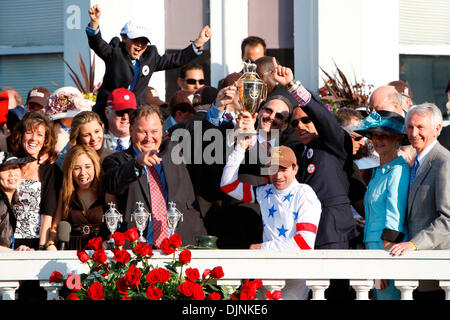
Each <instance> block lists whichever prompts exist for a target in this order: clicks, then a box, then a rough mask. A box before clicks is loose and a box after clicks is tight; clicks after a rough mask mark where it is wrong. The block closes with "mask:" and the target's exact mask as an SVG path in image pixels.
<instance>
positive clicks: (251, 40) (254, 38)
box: [241, 36, 266, 57]
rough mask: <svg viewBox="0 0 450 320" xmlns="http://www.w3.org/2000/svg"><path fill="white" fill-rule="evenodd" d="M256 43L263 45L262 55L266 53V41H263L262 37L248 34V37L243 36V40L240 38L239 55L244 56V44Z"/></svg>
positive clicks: (254, 45)
mask: <svg viewBox="0 0 450 320" xmlns="http://www.w3.org/2000/svg"><path fill="white" fill-rule="evenodd" d="M258 44H260V45H262V46H263V48H264V55H265V54H266V42H265V41H264V39H262V38H260V37H257V36H249V37H247V38H245V39H244V40H242V43H241V56H242V57H243V56H244V53H245V47H246V46H250V47H256V46H257V45H258Z"/></svg>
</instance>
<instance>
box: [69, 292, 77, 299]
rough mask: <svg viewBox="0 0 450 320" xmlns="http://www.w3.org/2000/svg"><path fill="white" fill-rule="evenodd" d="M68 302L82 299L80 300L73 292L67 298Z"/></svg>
mask: <svg viewBox="0 0 450 320" xmlns="http://www.w3.org/2000/svg"><path fill="white" fill-rule="evenodd" d="M66 300H80V298H78V296H77V294H76V293H75V292H72V293H71V294H69V295H68V296H67V298H66Z"/></svg>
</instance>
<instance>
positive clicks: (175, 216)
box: [166, 202, 183, 237]
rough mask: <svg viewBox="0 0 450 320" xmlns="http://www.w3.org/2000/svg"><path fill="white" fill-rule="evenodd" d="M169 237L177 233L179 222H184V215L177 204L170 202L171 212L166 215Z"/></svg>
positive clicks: (168, 211)
mask: <svg viewBox="0 0 450 320" xmlns="http://www.w3.org/2000/svg"><path fill="white" fill-rule="evenodd" d="M166 217H167V226H168V227H169V237H170V236H172V235H173V234H174V233H175V229H176V228H177V224H178V221H180V219H181V221H183V214H182V213H181V212H180V211H179V210H178V209H177V208H176V205H175V202H169V210H167V213H166Z"/></svg>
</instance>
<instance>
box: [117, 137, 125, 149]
mask: <svg viewBox="0 0 450 320" xmlns="http://www.w3.org/2000/svg"><path fill="white" fill-rule="evenodd" d="M122 150H123V144H122V140H120V139H117V147H116V151H122Z"/></svg>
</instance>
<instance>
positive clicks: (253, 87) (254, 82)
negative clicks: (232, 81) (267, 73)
mask: <svg viewBox="0 0 450 320" xmlns="http://www.w3.org/2000/svg"><path fill="white" fill-rule="evenodd" d="M236 87H237V88H238V94H239V102H240V103H241V105H242V107H243V109H244V110H246V111H248V112H250V114H251V115H252V116H253V115H254V114H255V112H256V111H257V110H258V107H259V104H260V103H261V101H263V100H265V99H266V97H267V85H266V84H265V83H264V81H262V80H261V78H260V77H259V75H258V74H257V73H256V64H254V63H247V62H244V73H243V75H242V76H241V77H240V78H239V79H238V80H236ZM240 133H245V134H246V135H252V134H256V130H254V129H253V130H250V131H240Z"/></svg>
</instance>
